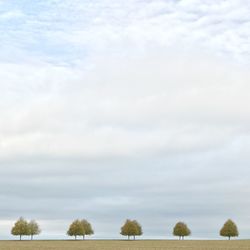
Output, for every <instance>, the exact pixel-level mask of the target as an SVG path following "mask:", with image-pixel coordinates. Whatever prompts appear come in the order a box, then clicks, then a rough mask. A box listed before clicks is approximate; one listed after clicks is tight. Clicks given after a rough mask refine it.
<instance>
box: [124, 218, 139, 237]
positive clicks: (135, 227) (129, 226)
mask: <svg viewBox="0 0 250 250" xmlns="http://www.w3.org/2000/svg"><path fill="white" fill-rule="evenodd" d="M121 235H126V236H128V239H130V236H134V239H135V236H137V235H138V236H139V235H142V228H141V225H140V224H139V223H138V222H137V221H136V220H133V221H132V220H126V222H125V223H124V225H123V226H122V227H121Z"/></svg>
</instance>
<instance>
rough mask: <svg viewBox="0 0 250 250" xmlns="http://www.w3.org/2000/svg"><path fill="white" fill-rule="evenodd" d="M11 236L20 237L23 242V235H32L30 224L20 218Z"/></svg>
mask: <svg viewBox="0 0 250 250" xmlns="http://www.w3.org/2000/svg"><path fill="white" fill-rule="evenodd" d="M11 234H12V235H18V236H19V237H20V240H22V236H23V235H30V232H29V224H28V222H27V221H26V220H25V219H24V218H22V217H20V218H19V220H17V221H16V222H15V224H14V226H13V227H12V229H11Z"/></svg>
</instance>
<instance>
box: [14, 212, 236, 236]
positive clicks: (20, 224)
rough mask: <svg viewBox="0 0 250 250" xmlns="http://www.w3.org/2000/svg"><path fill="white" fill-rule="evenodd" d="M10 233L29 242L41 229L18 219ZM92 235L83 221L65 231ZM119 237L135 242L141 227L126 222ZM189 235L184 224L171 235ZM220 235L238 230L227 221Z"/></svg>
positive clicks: (132, 221)
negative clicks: (27, 238)
mask: <svg viewBox="0 0 250 250" xmlns="http://www.w3.org/2000/svg"><path fill="white" fill-rule="evenodd" d="M11 233H12V234H13V235H16V236H19V238H20V240H22V236H24V235H29V236H30V237H31V240H33V236H34V235H38V234H40V233H41V229H40V227H39V225H38V223H37V222H36V221H34V220H31V221H30V222H28V221H26V220H25V219H24V218H22V217H21V218H20V219H19V220H18V221H16V223H15V224H14V226H13V228H12V229H11ZM92 234H94V230H93V228H92V226H91V224H90V223H89V222H88V221H87V220H85V219H83V220H79V219H77V220H74V221H73V222H72V223H71V224H70V226H69V229H68V231H67V235H69V236H74V237H75V239H77V237H78V236H81V237H82V239H83V240H84V239H85V236H86V235H92ZM120 234H121V235H123V236H127V237H128V240H129V239H130V237H131V236H132V237H133V239H134V240H135V237H136V236H140V235H142V234H143V232H142V227H141V225H140V224H139V223H138V222H137V221H136V220H126V221H125V223H124V225H123V226H122V227H121V232H120ZM190 234H191V230H190V229H189V228H188V226H187V225H186V224H185V223H184V222H178V223H177V224H176V225H175V226H174V229H173V235H174V236H178V237H179V239H184V237H186V236H189V235H190ZM220 235H221V236H223V237H228V239H229V240H230V239H231V237H237V236H239V232H238V228H237V226H236V224H235V223H234V222H233V221H232V220H227V221H226V222H225V224H224V225H223V227H222V228H221V230H220Z"/></svg>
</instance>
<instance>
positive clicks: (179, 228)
mask: <svg viewBox="0 0 250 250" xmlns="http://www.w3.org/2000/svg"><path fill="white" fill-rule="evenodd" d="M190 234H191V231H190V229H189V228H188V227H187V225H186V224H185V223H183V222H178V223H177V224H176V225H175V227H174V230H173V235H175V236H179V239H184V237H185V236H189V235H190Z"/></svg>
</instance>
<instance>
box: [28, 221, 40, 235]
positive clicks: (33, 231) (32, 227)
mask: <svg viewBox="0 0 250 250" xmlns="http://www.w3.org/2000/svg"><path fill="white" fill-rule="evenodd" d="M28 228H29V235H30V236H31V240H33V236H34V235H38V234H40V233H41V229H40V227H39V225H38V224H37V222H36V221H35V220H31V221H30V222H29V223H28Z"/></svg>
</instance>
